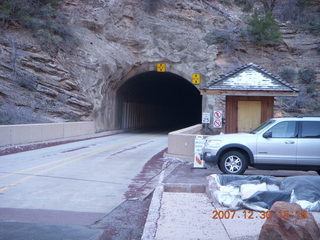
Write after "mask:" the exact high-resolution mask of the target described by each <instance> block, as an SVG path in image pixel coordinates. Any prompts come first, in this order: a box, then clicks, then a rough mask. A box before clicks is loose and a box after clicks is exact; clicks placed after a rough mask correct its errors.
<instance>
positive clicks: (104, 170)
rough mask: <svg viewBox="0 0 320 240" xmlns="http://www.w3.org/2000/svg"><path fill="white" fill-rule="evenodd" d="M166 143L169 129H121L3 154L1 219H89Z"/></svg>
mask: <svg viewBox="0 0 320 240" xmlns="http://www.w3.org/2000/svg"><path fill="white" fill-rule="evenodd" d="M166 147H167V134H157V133H140V134H134V133H123V134H118V135H113V136H108V137H103V138H97V139H91V140H87V141H81V142H74V143H69V144H64V145H60V146H55V147H50V148H43V149H39V150H34V151H29V152H23V153H17V154H12V155H7V156H2V157H0V221H2V222H12V221H17V222H28V223H30V222H33V223H39V222H41V223H45V224H79V225H89V224H92V223H94V222H95V221H97V220H99V219H101V218H102V217H103V216H105V215H106V213H108V212H110V211H111V210H112V209H114V208H115V207H117V206H118V205H119V204H121V203H122V202H123V201H124V200H125V198H126V197H125V196H126V195H125V194H126V192H127V191H128V186H129V185H130V183H131V182H132V179H133V178H134V177H135V176H136V175H137V174H138V173H140V172H141V170H142V169H143V166H144V165H145V163H146V162H147V161H148V160H150V159H151V158H152V156H154V155H155V154H156V153H158V152H160V151H161V150H163V149H164V148H166ZM0 231H1V229H0Z"/></svg>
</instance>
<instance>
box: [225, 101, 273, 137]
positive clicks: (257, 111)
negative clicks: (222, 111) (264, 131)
mask: <svg viewBox="0 0 320 240" xmlns="http://www.w3.org/2000/svg"><path fill="white" fill-rule="evenodd" d="M273 100H274V98H273V97H256V96H227V97H226V130H225V131H226V133H236V132H248V131H250V130H251V129H254V128H255V127H256V126H258V125H260V123H262V122H264V121H266V120H268V119H269V118H272V116H273Z"/></svg>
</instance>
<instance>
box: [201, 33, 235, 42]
mask: <svg viewBox="0 0 320 240" xmlns="http://www.w3.org/2000/svg"><path fill="white" fill-rule="evenodd" d="M203 40H204V41H205V42H206V43H207V44H208V45H213V44H217V43H227V42H229V41H230V40H231V38H230V34H229V33H228V32H226V31H223V30H215V31H212V32H211V33H208V34H207V35H206V36H205V37H204V38H203Z"/></svg>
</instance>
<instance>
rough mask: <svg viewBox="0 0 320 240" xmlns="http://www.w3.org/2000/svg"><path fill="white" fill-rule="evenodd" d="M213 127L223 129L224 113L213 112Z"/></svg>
mask: <svg viewBox="0 0 320 240" xmlns="http://www.w3.org/2000/svg"><path fill="white" fill-rule="evenodd" d="M213 127H214V128H222V111H213Z"/></svg>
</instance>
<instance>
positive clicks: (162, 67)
mask: <svg viewBox="0 0 320 240" xmlns="http://www.w3.org/2000/svg"><path fill="white" fill-rule="evenodd" d="M166 69H167V66H166V64H165V63H158V64H157V72H165V71H166Z"/></svg>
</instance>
